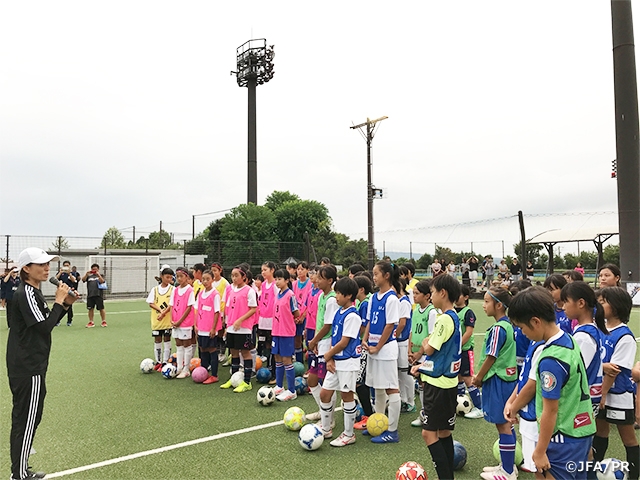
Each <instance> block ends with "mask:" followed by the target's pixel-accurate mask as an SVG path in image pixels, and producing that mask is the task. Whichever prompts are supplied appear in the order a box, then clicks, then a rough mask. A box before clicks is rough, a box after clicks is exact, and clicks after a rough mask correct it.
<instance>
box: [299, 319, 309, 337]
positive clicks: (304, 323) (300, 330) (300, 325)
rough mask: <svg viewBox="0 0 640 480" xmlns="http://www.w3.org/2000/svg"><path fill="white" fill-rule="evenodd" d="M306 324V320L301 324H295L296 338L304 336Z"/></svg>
mask: <svg viewBox="0 0 640 480" xmlns="http://www.w3.org/2000/svg"><path fill="white" fill-rule="evenodd" d="M306 324H307V320H306V319H305V320H304V321H303V322H302V323H296V337H301V336H302V335H303V334H304V331H305V325H306Z"/></svg>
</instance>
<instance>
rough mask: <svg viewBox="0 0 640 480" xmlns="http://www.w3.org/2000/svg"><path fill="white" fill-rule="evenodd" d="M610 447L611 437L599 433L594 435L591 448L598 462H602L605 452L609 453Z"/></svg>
mask: <svg viewBox="0 0 640 480" xmlns="http://www.w3.org/2000/svg"><path fill="white" fill-rule="evenodd" d="M608 447H609V437H599V436H598V435H594V436H593V441H592V442H591V449H592V450H593V459H594V460H595V461H596V462H601V461H602V460H603V459H604V455H605V453H607V448H608Z"/></svg>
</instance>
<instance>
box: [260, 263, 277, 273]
mask: <svg viewBox="0 0 640 480" xmlns="http://www.w3.org/2000/svg"><path fill="white" fill-rule="evenodd" d="M262 265H263V266H265V267H267V268H268V269H270V270H273V271H275V270H276V264H275V263H273V262H264V263H263V264H262Z"/></svg>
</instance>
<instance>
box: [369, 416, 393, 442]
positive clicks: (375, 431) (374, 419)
mask: <svg viewBox="0 0 640 480" xmlns="http://www.w3.org/2000/svg"><path fill="white" fill-rule="evenodd" d="M388 429H389V419H388V418H387V416H386V415H385V414H384V413H374V414H373V415H371V416H370V417H369V419H368V420H367V432H369V435H371V436H372V437H377V436H378V435H382V434H383V433H384V432H386V431H387V430H388Z"/></svg>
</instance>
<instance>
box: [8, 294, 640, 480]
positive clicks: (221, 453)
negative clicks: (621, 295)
mask: <svg viewBox="0 0 640 480" xmlns="http://www.w3.org/2000/svg"><path fill="white" fill-rule="evenodd" d="M471 305H472V308H473V309H474V311H475V312H476V314H477V316H478V322H477V327H476V333H477V334H479V335H478V336H476V359H477V358H479V351H480V348H481V345H482V336H481V334H483V333H484V331H485V330H486V329H487V328H488V326H489V325H490V323H491V321H490V319H488V318H487V317H486V316H485V315H484V313H483V312H482V305H481V302H480V301H472V302H471ZM82 307H83V305H77V306H76V308H75V311H76V317H75V320H74V325H73V326H72V327H66V326H65V325H64V323H63V324H62V326H60V327H57V328H56V329H55V330H54V332H53V348H52V352H51V361H50V366H49V372H48V374H47V398H46V401H45V410H44V416H43V420H42V423H41V425H40V427H39V429H38V431H37V434H36V437H35V442H34V447H35V449H36V451H37V453H36V454H35V455H33V456H32V457H31V464H32V465H33V466H34V467H36V468H37V469H39V470H45V471H47V472H49V473H52V472H60V471H63V470H67V469H71V468H75V467H82V466H85V465H89V464H93V463H96V462H101V461H105V460H110V459H114V458H118V457H122V456H125V455H130V454H135V453H137V452H143V451H147V450H151V449H155V448H160V447H165V446H168V445H173V444H176V443H180V442H185V441H189V440H195V439H199V438H204V437H209V436H212V435H216V434H220V433H224V432H233V431H235V430H238V429H243V428H247V427H253V426H256V425H263V424H266V423H270V422H274V421H278V420H281V419H282V416H283V414H284V411H285V410H286V409H287V408H289V407H290V406H293V405H297V406H300V407H301V408H302V409H303V410H305V411H307V412H310V411H315V410H316V407H315V403H314V401H313V399H312V397H311V396H310V395H305V396H302V397H299V398H298V399H297V400H295V401H292V402H287V403H284V404H282V403H277V402H276V403H275V404H274V405H272V406H269V407H262V406H260V405H259V404H258V403H257V402H256V398H255V394H256V392H257V389H258V387H259V386H260V385H259V384H257V383H255V380H254V389H253V390H252V391H251V392H247V393H243V394H236V393H233V392H231V391H230V390H221V389H220V388H219V384H213V385H198V384H194V383H193V382H192V381H191V379H184V380H177V379H174V380H166V379H164V378H163V377H162V376H161V375H160V374H159V373H155V372H154V373H152V374H149V375H145V374H142V373H141V372H140V370H139V364H140V361H141V360H142V359H143V358H145V357H152V356H153V349H152V347H153V345H152V343H153V341H152V338H151V332H150V324H149V313H148V306H147V305H146V304H145V303H144V302H143V301H117V302H115V301H114V302H107V303H106V309H107V321H108V324H109V326H108V327H107V328H101V327H99V326H96V327H95V328H93V329H86V328H84V325H85V324H86V321H87V319H86V313H85V312H84V311H83V309H82ZM4 314H5V312H1V314H0V325H2V326H1V327H0V350H1V351H2V354H3V355H4V351H5V348H6V337H7V329H6V321H5V318H4ZM638 317H639V312H638V310H634V318H633V320H632V323H631V328H632V329H634V332H635V333H636V334H638ZM174 351H175V347H174ZM0 368H1V370H2V374H3V377H4V378H5V380H3V381H2V383H1V387H0V419H1V421H0V438H1V439H2V441H1V442H0V476H3V475H6V476H7V477H8V476H9V474H10V466H9V441H8V439H9V428H10V424H11V421H10V417H11V395H10V392H9V388H8V382H7V380H6V367H5V363H4V362H2V367H0ZM228 377H229V370H228V368H226V367H221V368H220V378H221V381H226V379H227V378H228ZM415 418H416V415H415V414H402V415H401V417H400V428H399V431H400V438H401V441H400V443H398V444H390V445H374V444H372V443H371V442H370V441H369V440H368V438H367V437H363V436H362V435H361V434H358V440H357V443H356V444H355V445H352V446H348V447H345V448H341V449H338V448H332V447H330V446H329V445H328V442H327V443H325V444H324V445H323V446H322V447H321V448H320V450H318V451H315V452H307V451H304V450H302V449H301V448H300V447H299V445H298V442H297V434H296V433H295V432H290V431H287V430H286V429H285V428H284V426H283V425H278V426H275V427H268V428H264V429H262V430H258V431H253V432H249V433H242V434H238V435H234V436H229V437H226V438H220V439H216V440H212V441H208V442H205V443H200V444H197V445H191V446H188V447H184V448H179V449H175V450H171V451H166V452H162V453H156V454H153V455H149V456H145V457H142V458H137V459H134V460H127V461H124V462H122V463H116V464H113V465H108V466H103V467H100V468H95V469H91V470H88V471H84V472H80V473H76V474H73V475H69V476H68V477H67V478H73V479H130V478H136V479H158V478H167V479H169V478H171V479H183V478H184V479H186V478H256V479H262V478H265V479H266V478H269V479H279V478H288V479H297V478H305V479H316V478H317V479H327V478H330V479H358V478H362V479H392V478H394V475H395V472H396V470H397V468H398V467H399V466H400V465H401V464H402V463H404V462H406V461H410V460H412V461H417V462H419V463H421V464H422V465H423V466H424V467H425V468H426V470H427V472H428V474H429V476H430V477H431V478H436V474H435V470H434V468H433V465H432V462H431V458H430V456H429V453H428V450H427V448H426V446H425V444H424V442H423V440H422V438H421V433H420V429H419V428H412V427H411V426H410V425H409V423H410V422H411V421H412V420H414V419H415ZM336 420H337V426H336V429H335V430H334V433H335V435H336V436H337V435H338V434H339V433H340V431H341V426H342V413H341V412H336ZM497 437H498V435H497V431H496V429H495V427H494V426H493V425H491V424H488V423H487V422H485V421H484V420H482V419H480V420H469V419H466V418H463V417H458V422H457V424H456V429H455V431H454V438H455V439H456V440H458V441H460V442H461V443H462V444H463V445H464V446H465V447H466V449H467V453H468V461H467V465H466V466H465V468H464V469H463V470H461V471H459V472H457V474H456V478H458V479H465V478H474V479H475V478H478V477H479V472H480V471H481V470H482V467H484V466H487V465H494V464H495V463H496V461H495V460H494V458H493V455H492V447H493V443H494V442H495V440H496V439H497ZM607 456H608V457H609V456H611V457H617V458H620V459H624V448H623V447H622V445H621V442H620V439H619V436H618V435H617V433H616V432H615V429H612V435H611V442H610V446H609V450H608V453H607ZM519 478H521V479H523V480H527V479H531V478H533V475H529V474H525V473H520V477H519Z"/></svg>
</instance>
